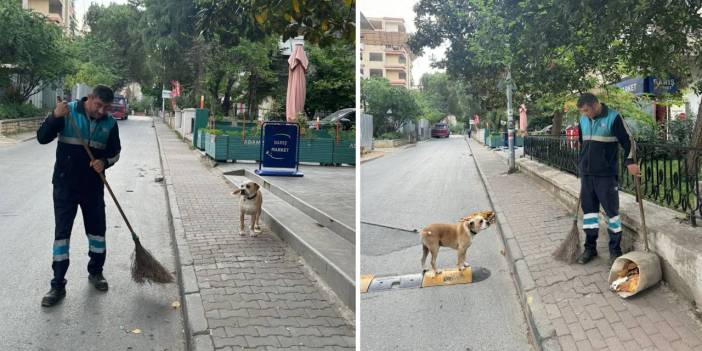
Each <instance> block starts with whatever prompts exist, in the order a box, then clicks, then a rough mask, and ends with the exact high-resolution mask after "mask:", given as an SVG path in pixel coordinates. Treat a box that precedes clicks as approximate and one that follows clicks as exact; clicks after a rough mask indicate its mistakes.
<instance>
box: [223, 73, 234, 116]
mask: <svg viewBox="0 0 702 351" xmlns="http://www.w3.org/2000/svg"><path fill="white" fill-rule="evenodd" d="M232 87H234V78H229V79H228V80H227V86H226V87H225V88H224V101H222V114H223V115H225V116H229V110H231V108H232Z"/></svg>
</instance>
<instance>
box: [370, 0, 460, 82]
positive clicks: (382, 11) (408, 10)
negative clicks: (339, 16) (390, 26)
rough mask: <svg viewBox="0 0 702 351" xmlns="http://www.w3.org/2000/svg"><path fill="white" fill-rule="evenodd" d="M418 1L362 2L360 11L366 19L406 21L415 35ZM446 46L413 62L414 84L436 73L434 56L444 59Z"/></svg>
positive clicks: (427, 50) (408, 29) (427, 51)
mask: <svg viewBox="0 0 702 351" xmlns="http://www.w3.org/2000/svg"><path fill="white" fill-rule="evenodd" d="M417 2H418V0H361V1H359V5H358V6H359V9H360V10H361V12H363V15H364V16H366V17H399V18H404V19H405V27H406V29H407V32H409V33H414V32H415V31H416V28H415V26H414V17H415V14H414V10H413V8H414V4H416V3H417ZM445 50H446V47H445V46H443V45H442V46H440V47H438V48H436V49H434V50H429V49H425V50H424V55H422V56H421V57H418V58H417V59H416V60H414V62H413V67H412V78H413V80H414V84H418V83H419V79H420V78H421V77H422V74H424V73H427V72H435V71H437V69H435V68H431V67H430V64H431V59H430V57H431V56H432V55H433V56H434V57H435V58H436V59H442V58H443V57H444V51H445Z"/></svg>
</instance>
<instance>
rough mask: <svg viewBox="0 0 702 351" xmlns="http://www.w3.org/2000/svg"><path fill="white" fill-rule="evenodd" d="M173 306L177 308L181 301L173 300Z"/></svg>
mask: <svg viewBox="0 0 702 351" xmlns="http://www.w3.org/2000/svg"><path fill="white" fill-rule="evenodd" d="M171 307H173V308H175V309H177V308H178V307H180V302H178V301H173V303H172V304H171Z"/></svg>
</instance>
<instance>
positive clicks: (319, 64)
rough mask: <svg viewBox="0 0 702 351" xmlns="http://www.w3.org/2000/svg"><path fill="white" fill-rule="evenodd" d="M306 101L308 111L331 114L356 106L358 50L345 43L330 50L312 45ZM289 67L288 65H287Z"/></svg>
mask: <svg viewBox="0 0 702 351" xmlns="http://www.w3.org/2000/svg"><path fill="white" fill-rule="evenodd" d="M307 54H308V56H309V61H310V65H309V69H308V72H307V82H308V83H307V98H306V100H307V102H306V103H305V111H306V112H307V115H308V116H311V117H312V116H314V115H315V113H316V112H317V111H323V112H326V113H331V112H334V111H336V110H340V109H342V108H348V107H353V106H355V105H356V75H355V68H356V67H355V66H356V60H355V57H356V55H355V50H354V47H353V46H351V45H348V44H345V43H337V44H334V45H329V46H327V47H323V48H320V47H315V46H309V47H308V50H307ZM286 66H287V62H286Z"/></svg>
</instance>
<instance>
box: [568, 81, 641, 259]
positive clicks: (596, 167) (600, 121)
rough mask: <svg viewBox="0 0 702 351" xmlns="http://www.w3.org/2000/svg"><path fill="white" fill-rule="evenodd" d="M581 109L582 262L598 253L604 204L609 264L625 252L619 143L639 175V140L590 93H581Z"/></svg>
mask: <svg viewBox="0 0 702 351" xmlns="http://www.w3.org/2000/svg"><path fill="white" fill-rule="evenodd" d="M577 105H578V109H579V110H580V113H581V114H582V115H581V116H580V123H579V126H578V131H579V134H580V135H579V137H578V140H579V141H580V164H579V171H580V197H581V203H582V209H583V214H584V215H583V229H584V230H585V250H584V251H583V253H582V254H581V255H580V257H578V263H580V264H586V263H588V262H590V261H591V260H592V259H593V258H594V257H595V256H597V236H598V234H599V212H600V205H602V208H603V209H604V211H605V214H606V215H607V232H608V233H609V266H612V263H614V260H615V259H616V258H617V257H619V256H621V255H622V249H621V246H620V244H621V240H622V222H621V220H620V219H619V187H618V177H617V160H618V153H619V147H618V145H621V146H622V148H623V149H624V164H625V165H626V168H627V170H628V172H629V174H631V175H633V176H635V177H639V176H640V170H639V166H638V164H636V162H635V161H634V160H635V158H634V157H635V155H636V142H635V141H634V138H633V137H632V135H631V133H630V132H629V130H628V128H627V126H626V123H625V122H624V119H623V118H622V116H621V115H620V114H619V113H618V112H617V111H615V110H613V109H610V108H609V107H608V106H607V105H605V104H603V103H600V102H599V101H598V100H597V97H596V96H595V95H593V94H590V93H585V94H582V95H580V98H579V99H578V103H577Z"/></svg>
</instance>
